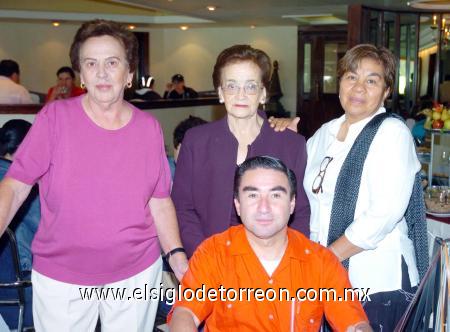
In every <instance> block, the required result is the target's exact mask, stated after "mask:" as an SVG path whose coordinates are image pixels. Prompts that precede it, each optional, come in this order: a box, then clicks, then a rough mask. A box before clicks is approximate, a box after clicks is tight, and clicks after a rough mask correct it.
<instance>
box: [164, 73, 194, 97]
mask: <svg viewBox="0 0 450 332" xmlns="http://www.w3.org/2000/svg"><path fill="white" fill-rule="evenodd" d="M197 97H198V93H197V91H195V90H194V89H192V88H189V87H187V86H186V85H185V84H184V77H183V75H181V74H175V75H173V76H172V83H168V84H167V87H166V91H165V92H164V98H165V99H188V98H197Z"/></svg>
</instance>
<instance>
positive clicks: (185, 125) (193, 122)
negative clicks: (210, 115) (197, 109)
mask: <svg viewBox="0 0 450 332" xmlns="http://www.w3.org/2000/svg"><path fill="white" fill-rule="evenodd" d="M205 123H208V121H205V120H203V119H202V118H199V117H196V116H192V115H189V118H187V119H185V120H183V121H181V122H180V123H179V124H178V125H177V126H176V127H175V130H174V131H173V147H174V148H175V149H176V148H178V146H179V145H180V144H181V142H183V139H184V135H185V134H186V132H187V131H188V130H189V129H191V128H194V127H197V126H200V125H202V124H205Z"/></svg>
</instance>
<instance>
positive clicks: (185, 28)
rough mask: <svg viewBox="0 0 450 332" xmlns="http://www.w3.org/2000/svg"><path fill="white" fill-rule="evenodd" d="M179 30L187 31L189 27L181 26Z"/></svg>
mask: <svg viewBox="0 0 450 332" xmlns="http://www.w3.org/2000/svg"><path fill="white" fill-rule="evenodd" d="M180 29H181V30H183V31H186V30H187V29H189V27H188V26H187V25H182V26H180Z"/></svg>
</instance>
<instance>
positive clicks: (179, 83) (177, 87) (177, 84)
mask: <svg viewBox="0 0 450 332" xmlns="http://www.w3.org/2000/svg"><path fill="white" fill-rule="evenodd" d="M172 84H173V88H174V89H175V90H176V91H183V90H184V81H177V80H175V81H173V82H172Z"/></svg>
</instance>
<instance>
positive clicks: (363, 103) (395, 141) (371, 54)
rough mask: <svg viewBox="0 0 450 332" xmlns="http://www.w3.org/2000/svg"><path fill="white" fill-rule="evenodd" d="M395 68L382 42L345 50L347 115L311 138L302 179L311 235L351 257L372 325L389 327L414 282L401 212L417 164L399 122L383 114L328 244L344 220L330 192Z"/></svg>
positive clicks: (342, 75) (342, 79) (342, 89)
mask: <svg viewBox="0 0 450 332" xmlns="http://www.w3.org/2000/svg"><path fill="white" fill-rule="evenodd" d="M395 71H396V61H395V58H394V56H393V55H392V53H391V52H390V51H389V50H387V49H385V48H382V47H381V48H377V47H375V46H373V45H358V46H355V47H354V48H352V49H351V50H349V51H347V53H346V54H345V56H344V57H343V58H342V59H341V60H340V62H339V66H338V77H339V98H340V103H341V105H342V107H343V109H344V111H345V114H344V115H342V116H341V117H340V118H338V119H335V120H332V121H330V122H328V123H326V124H324V125H323V126H322V127H321V128H320V129H319V130H318V131H317V132H316V133H315V134H314V136H313V137H311V139H309V140H308V143H307V148H308V163H307V167H306V173H305V179H304V188H305V191H306V193H307V195H308V199H309V202H310V204H311V239H312V240H313V241H316V242H319V243H320V244H322V245H324V246H329V248H330V249H331V250H332V251H333V252H334V253H335V254H336V256H337V257H338V258H339V259H340V260H341V261H345V260H346V259H348V258H349V259H350V260H349V268H348V272H349V277H350V282H351V284H352V286H353V287H363V288H365V287H370V294H371V295H370V298H371V301H370V302H366V303H364V309H365V311H366V313H367V315H368V317H369V320H370V323H371V325H372V327H373V328H374V329H375V330H377V331H381V330H382V331H393V330H394V328H395V326H396V324H397V322H398V320H399V319H400V317H401V316H402V315H403V313H404V311H405V309H406V307H407V305H408V304H409V301H410V300H411V299H412V296H413V294H414V292H415V287H416V286H417V284H418V283H419V274H418V269H417V265H416V258H415V252H414V247H413V243H412V241H411V240H410V239H409V238H408V226H407V224H406V221H405V218H404V214H405V210H406V208H407V206H408V203H409V199H410V196H411V193H412V189H413V183H414V178H415V174H416V173H417V172H418V171H419V170H420V168H421V165H420V163H419V161H418V160H417V157H416V151H415V146H414V142H413V139H412V136H411V133H410V131H409V129H408V127H406V125H405V124H404V123H403V122H402V121H400V120H398V119H394V118H388V119H386V120H384V121H383V123H382V124H381V126H380V128H379V129H378V132H377V133H376V135H375V137H374V139H373V142H372V144H371V145H370V149H369V152H368V155H367V158H366V160H365V163H364V166H363V172H362V178H361V183H360V186H359V192H358V191H357V192H355V193H354V195H357V201H356V209H355V210H354V217H353V220H348V222H349V226H348V227H347V228H346V230H345V233H344V234H341V235H340V236H339V237H338V239H337V240H335V241H333V242H332V243H329V239H330V236H329V234H330V233H332V232H335V226H336V225H339V223H341V222H347V220H340V219H339V218H338V217H333V222H334V221H335V223H333V222H331V219H332V216H333V215H332V211H333V207H334V199H335V194H336V193H337V192H339V191H340V190H341V189H342V187H337V186H336V183H337V179H338V176H339V173H340V172H341V168H342V165H343V163H344V160H345V159H346V157H347V155H348V154H349V151H350V149H351V148H352V147H353V144H354V142H355V140H356V138H357V136H358V135H359V134H360V132H361V131H362V129H363V128H364V126H365V125H366V124H367V123H368V122H369V121H370V120H371V119H372V118H374V117H375V116H376V115H377V114H381V113H385V112H386V110H385V108H384V107H383V105H384V101H385V100H386V98H387V97H388V95H389V94H390V93H391V91H392V89H393V88H394V80H395ZM349 162H351V161H349ZM355 167H357V166H356V165H355ZM345 180H346V181H352V180H354V179H351V178H348V179H345ZM347 204H349V203H348V202H347ZM352 212H353V211H352ZM332 234H334V233H332ZM424 245H426V244H424Z"/></svg>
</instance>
